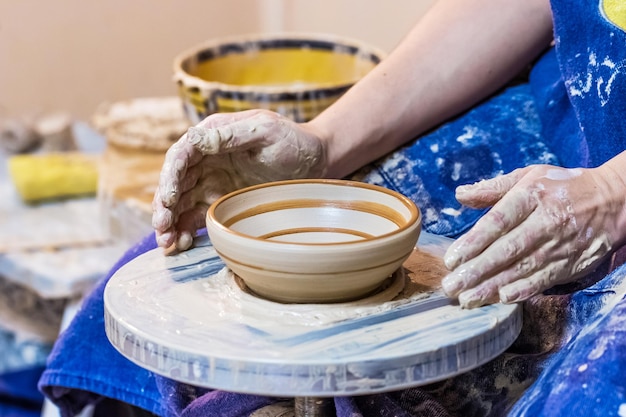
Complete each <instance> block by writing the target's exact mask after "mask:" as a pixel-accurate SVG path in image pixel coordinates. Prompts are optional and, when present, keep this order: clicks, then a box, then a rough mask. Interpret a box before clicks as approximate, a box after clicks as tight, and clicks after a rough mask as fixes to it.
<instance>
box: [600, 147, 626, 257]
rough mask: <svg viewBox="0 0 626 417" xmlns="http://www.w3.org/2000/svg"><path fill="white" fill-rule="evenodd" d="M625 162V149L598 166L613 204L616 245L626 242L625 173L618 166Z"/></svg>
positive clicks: (623, 164)
mask: <svg viewBox="0 0 626 417" xmlns="http://www.w3.org/2000/svg"><path fill="white" fill-rule="evenodd" d="M625 164H626V151H624V152H622V153H621V154H619V155H617V156H615V157H614V158H612V159H610V160H609V161H607V162H606V163H604V164H603V165H602V166H600V167H599V168H600V169H601V170H602V175H603V177H604V179H605V181H606V183H607V185H608V187H609V192H610V193H611V195H612V197H613V201H614V204H615V210H614V211H615V217H616V218H615V223H614V225H615V233H616V242H615V244H616V246H621V245H624V244H626V173H625V172H624V170H623V169H621V168H620V167H623V166H625Z"/></svg>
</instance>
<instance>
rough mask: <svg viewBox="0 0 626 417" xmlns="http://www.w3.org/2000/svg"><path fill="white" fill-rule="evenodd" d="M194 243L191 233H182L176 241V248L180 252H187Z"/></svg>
mask: <svg viewBox="0 0 626 417" xmlns="http://www.w3.org/2000/svg"><path fill="white" fill-rule="evenodd" d="M192 243H193V238H192V237H191V233H189V232H181V234H180V235H179V236H178V239H176V248H178V249H179V250H187V249H189V248H190V247H191V244H192Z"/></svg>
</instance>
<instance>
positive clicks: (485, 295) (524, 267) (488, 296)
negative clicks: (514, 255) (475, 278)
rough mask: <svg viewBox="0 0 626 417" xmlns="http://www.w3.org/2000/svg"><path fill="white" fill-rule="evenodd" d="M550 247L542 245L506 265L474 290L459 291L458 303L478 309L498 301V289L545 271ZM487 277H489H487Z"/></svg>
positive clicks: (549, 258)
mask: <svg viewBox="0 0 626 417" xmlns="http://www.w3.org/2000/svg"><path fill="white" fill-rule="evenodd" d="M551 247H552V245H551V244H550V243H548V244H544V245H543V246H539V247H536V248H534V250H533V251H532V253H529V254H528V255H526V256H524V257H522V258H520V259H519V260H518V261H515V262H513V263H512V264H510V265H508V267H507V268H505V269H503V270H501V271H499V272H497V273H495V274H493V276H490V277H489V278H488V279H485V280H484V281H483V282H481V283H480V284H478V285H476V286H475V287H474V288H468V289H461V292H460V294H459V295H458V298H459V303H460V304H461V306H463V307H465V308H473V307H479V306H481V305H485V304H489V303H494V302H497V301H499V300H500V293H499V291H500V288H502V287H504V286H506V285H508V284H511V283H513V282H515V281H519V280H522V279H525V278H528V277H529V276H532V275H534V274H536V273H537V272H538V271H539V270H541V269H545V268H546V266H547V264H548V263H549V262H550V261H551V259H552V257H551V256H550V255H549V254H550V253H551ZM487 276H489V275H487Z"/></svg>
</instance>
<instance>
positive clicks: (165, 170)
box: [158, 134, 202, 207]
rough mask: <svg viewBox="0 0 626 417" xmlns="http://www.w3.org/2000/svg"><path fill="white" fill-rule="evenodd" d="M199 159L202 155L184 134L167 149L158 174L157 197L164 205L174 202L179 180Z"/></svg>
mask: <svg viewBox="0 0 626 417" xmlns="http://www.w3.org/2000/svg"><path fill="white" fill-rule="evenodd" d="M201 159H202V155H201V154H200V153H199V152H198V151H197V150H196V149H195V148H194V147H193V146H192V145H191V144H189V143H188V139H187V135H186V134H185V135H183V136H182V137H181V138H180V139H179V140H178V142H176V143H175V144H174V145H172V146H171V147H170V148H169V149H168V150H167V152H166V153H165V160H164V161H163V166H162V167H161V172H160V174H159V187H158V194H159V198H160V199H161V204H162V205H163V206H164V207H171V206H173V205H175V204H176V202H177V201H178V197H179V195H180V192H181V191H180V188H181V182H182V181H184V179H185V177H186V174H187V170H188V169H189V167H190V166H194V165H196V164H197V163H198V162H199V161H200V160H201Z"/></svg>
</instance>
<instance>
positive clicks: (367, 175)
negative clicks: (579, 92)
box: [355, 84, 559, 237]
mask: <svg viewBox="0 0 626 417" xmlns="http://www.w3.org/2000/svg"><path fill="white" fill-rule="evenodd" d="M541 128H542V125H541V121H540V119H539V115H538V113H537V109H536V107H535V103H534V97H533V95H532V93H531V89H530V87H529V86H528V85H527V84H522V85H518V86H515V87H510V88H508V89H506V90H505V91H503V92H502V93H501V94H498V95H496V96H494V97H493V98H491V99H490V100H487V101H486V102H484V103H482V104H481V105H479V106H477V107H475V108H474V109H472V110H471V111H469V112H468V113H467V114H464V115H462V116H461V117H458V118H455V119H453V120H451V121H449V122H448V123H445V124H444V125H442V126H441V127H439V128H438V129H436V130H435V131H433V132H431V133H429V134H427V135H425V136H422V137H419V138H417V139H416V140H414V141H412V142H411V143H409V144H408V145H406V146H404V147H403V148H401V149H399V150H397V151H396V152H394V153H393V154H391V155H390V156H388V157H386V158H384V159H383V160H381V161H380V162H378V163H375V164H373V165H371V166H369V167H366V168H365V169H364V170H363V171H362V172H360V173H358V174H357V176H356V177H355V178H356V179H360V180H362V181H365V182H369V183H373V184H377V185H381V186H383V187H387V188H390V189H392V190H396V191H398V192H400V193H402V194H404V195H406V196H407V197H409V198H411V199H412V200H413V201H415V203H416V204H417V205H418V206H419V207H420V210H421V211H422V218H423V227H424V229H425V230H427V231H428V232H430V233H434V234H439V235H444V236H449V237H457V236H459V235H460V234H462V233H463V232H465V231H466V230H467V229H469V228H470V227H471V226H472V225H473V224H474V223H475V222H476V220H478V218H480V217H481V216H482V215H483V214H484V212H485V210H475V209H470V208H468V207H464V206H462V205H461V204H459V202H458V201H456V199H455V198H454V190H455V189H456V187H457V186H459V185H462V184H468V183H472V182H476V181H479V180H482V179H486V178H492V177H494V176H496V175H500V174H502V173H505V172H509V171H512V170H513V169H515V168H519V167H523V166H527V165H530V164H554V165H558V164H559V160H558V158H557V157H556V155H554V154H553V153H552V152H551V151H550V149H549V148H548V147H547V146H546V144H545V143H544V140H543V138H542V136H541Z"/></svg>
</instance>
